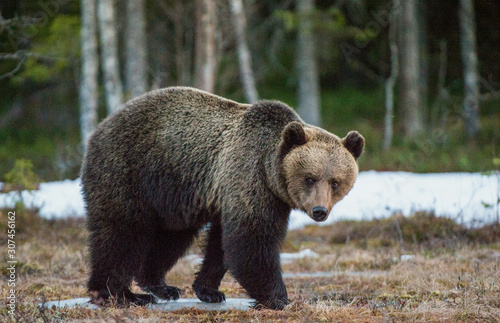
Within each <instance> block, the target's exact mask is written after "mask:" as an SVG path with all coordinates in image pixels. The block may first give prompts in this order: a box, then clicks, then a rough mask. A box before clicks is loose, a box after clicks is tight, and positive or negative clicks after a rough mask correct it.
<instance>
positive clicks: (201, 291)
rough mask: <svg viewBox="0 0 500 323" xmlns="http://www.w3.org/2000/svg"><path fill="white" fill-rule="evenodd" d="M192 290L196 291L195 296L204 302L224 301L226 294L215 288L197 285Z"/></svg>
mask: <svg viewBox="0 0 500 323" xmlns="http://www.w3.org/2000/svg"><path fill="white" fill-rule="evenodd" d="M194 291H195V292H196V296H198V298H199V299H200V301H202V302H205V303H222V302H225V301H226V295H224V293H222V292H219V291H218V290H215V289H211V288H207V287H198V288H195V290H194Z"/></svg>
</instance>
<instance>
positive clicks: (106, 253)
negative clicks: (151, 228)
mask: <svg viewBox="0 0 500 323" xmlns="http://www.w3.org/2000/svg"><path fill="white" fill-rule="evenodd" d="M118 230H119V229H117V228H111V229H109V230H102V231H93V232H91V234H90V237H89V242H90V260H91V274H90V279H89V282H88V290H89V293H90V294H91V296H92V302H93V303H95V304H97V305H105V304H107V303H109V301H110V299H113V300H114V301H116V303H117V305H127V304H137V305H145V304H148V303H152V302H154V298H153V297H151V296H150V295H141V294H135V293H132V291H131V290H130V284H131V282H132V277H133V275H134V273H135V272H137V271H138V269H139V266H140V263H141V255H140V253H138V252H137V250H140V249H142V248H147V240H144V239H142V238H141V237H140V236H138V235H134V234H130V233H126V232H123V230H121V231H118Z"/></svg>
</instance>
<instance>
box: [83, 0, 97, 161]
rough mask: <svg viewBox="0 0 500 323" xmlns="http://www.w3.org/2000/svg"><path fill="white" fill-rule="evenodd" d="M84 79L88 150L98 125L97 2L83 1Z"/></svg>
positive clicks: (85, 142) (85, 139)
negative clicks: (89, 142)
mask: <svg viewBox="0 0 500 323" xmlns="http://www.w3.org/2000/svg"><path fill="white" fill-rule="evenodd" d="M80 5H81V9H80V11H81V15H82V29H81V46H82V47H81V50H82V79H81V83H80V129H81V137H82V148H83V151H84V152H85V151H86V150H87V143H88V140H89V137H90V135H91V134H92V132H93V131H94V129H95V127H96V125H97V108H98V102H99V98H98V91H97V84H98V76H99V56H98V54H97V23H96V3H95V0H81V2H80Z"/></svg>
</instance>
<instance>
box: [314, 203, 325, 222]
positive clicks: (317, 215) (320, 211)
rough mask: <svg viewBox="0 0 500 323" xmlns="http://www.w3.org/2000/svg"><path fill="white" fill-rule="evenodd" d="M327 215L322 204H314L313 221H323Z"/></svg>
mask: <svg viewBox="0 0 500 323" xmlns="http://www.w3.org/2000/svg"><path fill="white" fill-rule="evenodd" d="M327 215H328V210H327V209H326V207H323V206H315V207H314V208H313V217H314V220H315V221H324V220H325V219H326V217H327Z"/></svg>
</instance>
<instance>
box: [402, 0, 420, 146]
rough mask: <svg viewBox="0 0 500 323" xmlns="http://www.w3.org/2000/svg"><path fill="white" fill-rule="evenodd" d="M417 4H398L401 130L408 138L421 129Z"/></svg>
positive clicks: (407, 1) (406, 1)
mask: <svg viewBox="0 0 500 323" xmlns="http://www.w3.org/2000/svg"><path fill="white" fill-rule="evenodd" d="M417 1H419V0H404V1H402V2H401V9H402V10H401V14H400V18H401V19H400V23H399V27H398V30H399V37H400V46H399V52H400V63H401V64H400V65H399V66H400V73H399V74H400V82H399V84H400V91H401V96H400V99H401V102H400V106H401V110H402V112H403V131H404V133H405V135H406V136H407V137H408V138H415V137H416V136H417V135H418V134H419V133H420V132H422V129H423V123H422V111H421V100H420V82H419V68H420V61H419V43H418V20H417Z"/></svg>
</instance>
